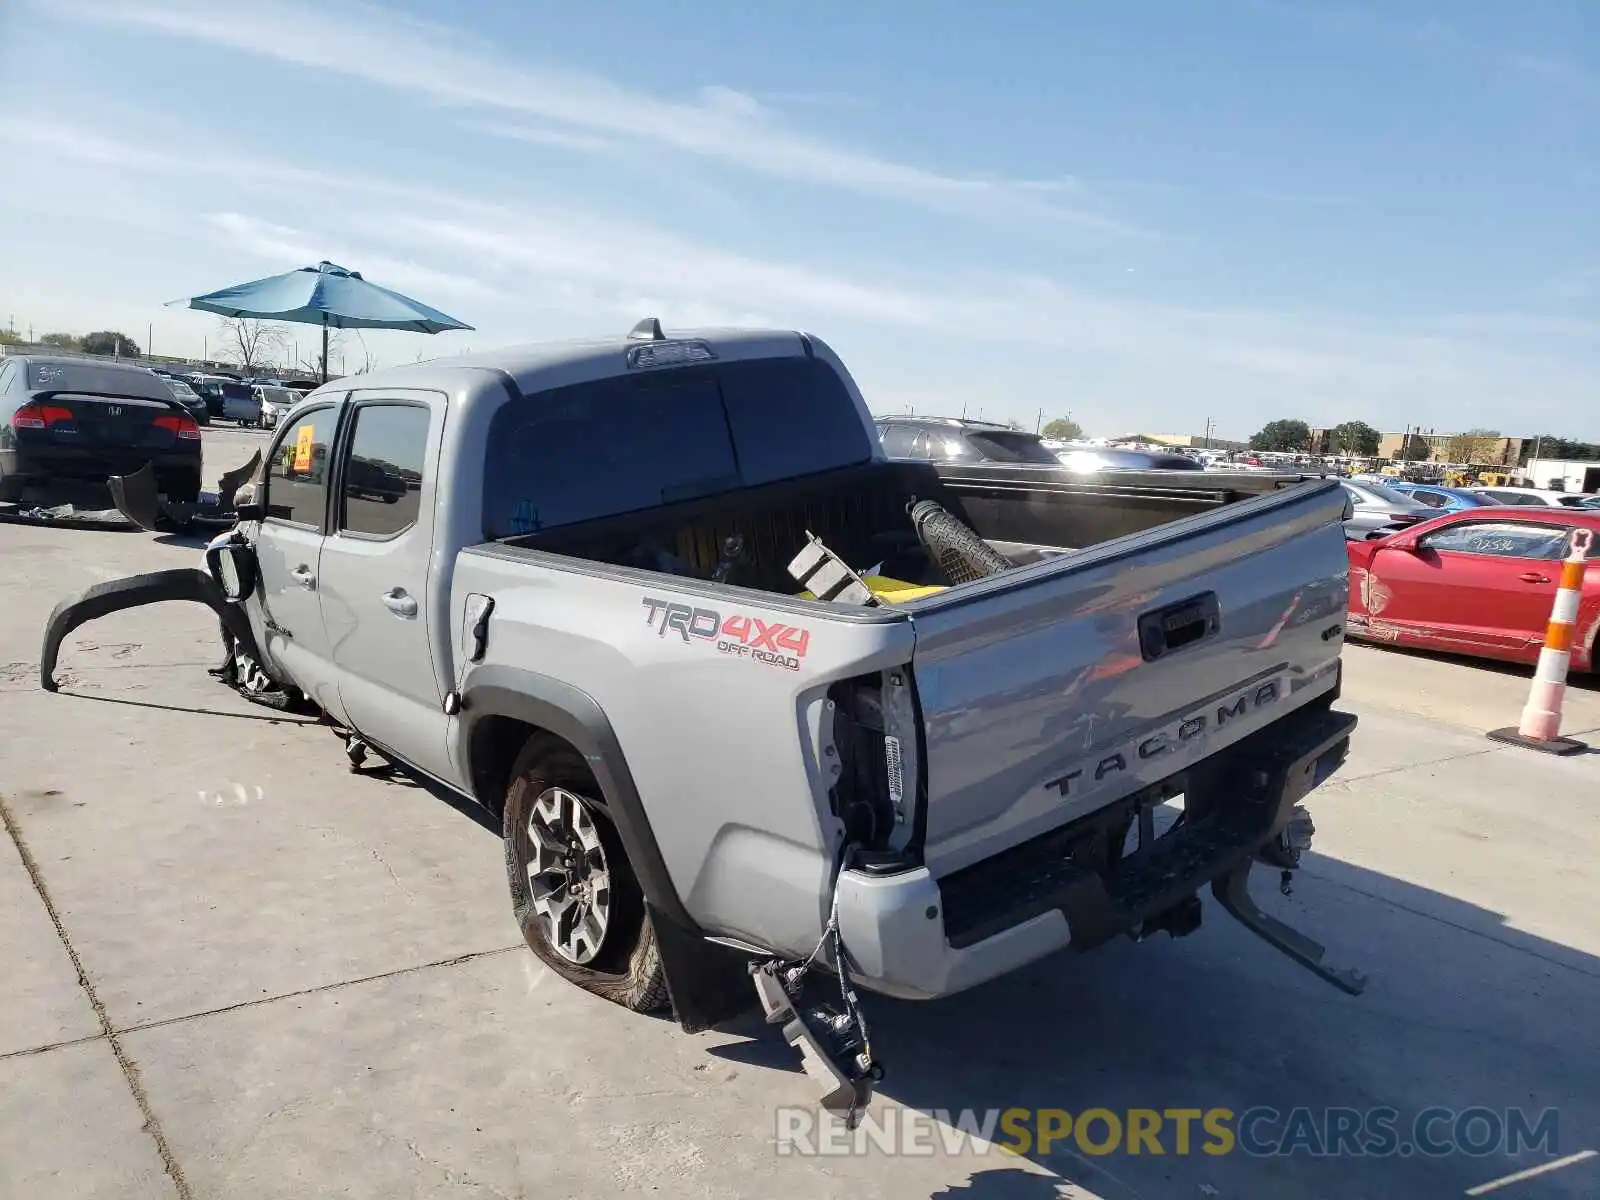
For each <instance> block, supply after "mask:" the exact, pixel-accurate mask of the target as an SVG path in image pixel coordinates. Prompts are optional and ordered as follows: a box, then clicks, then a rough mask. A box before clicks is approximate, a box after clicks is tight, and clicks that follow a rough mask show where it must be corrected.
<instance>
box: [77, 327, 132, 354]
mask: <svg viewBox="0 0 1600 1200" xmlns="http://www.w3.org/2000/svg"><path fill="white" fill-rule="evenodd" d="M78 346H79V348H80V349H81V350H82V351H83V352H84V353H85V354H113V355H116V356H118V357H119V358H138V357H139V343H138V342H136V341H134V340H133V339H132V338H131V337H129V336H128V335H127V334H125V333H118V332H117V331H116V330H114V329H97V330H95V331H94V332H93V333H86V334H84V335H83V337H82V338H80V339H79V341H78Z"/></svg>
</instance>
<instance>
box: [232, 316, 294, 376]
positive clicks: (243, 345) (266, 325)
mask: <svg viewBox="0 0 1600 1200" xmlns="http://www.w3.org/2000/svg"><path fill="white" fill-rule="evenodd" d="M217 328H218V331H219V333H220V336H221V345H220V346H219V347H218V349H217V357H218V358H221V359H225V360H227V361H230V362H234V363H237V364H238V366H239V369H240V370H241V371H243V372H244V373H245V374H246V375H254V374H255V373H256V370H257V368H259V367H264V366H270V365H271V363H272V361H273V359H274V358H275V357H276V356H277V355H278V354H281V353H282V352H283V351H284V350H285V348H286V347H287V344H288V338H287V337H286V336H285V334H284V331H283V326H282V325H274V324H271V323H270V322H267V321H257V320H255V319H254V318H253V317H223V318H222V320H221V322H219V324H218V326H217Z"/></svg>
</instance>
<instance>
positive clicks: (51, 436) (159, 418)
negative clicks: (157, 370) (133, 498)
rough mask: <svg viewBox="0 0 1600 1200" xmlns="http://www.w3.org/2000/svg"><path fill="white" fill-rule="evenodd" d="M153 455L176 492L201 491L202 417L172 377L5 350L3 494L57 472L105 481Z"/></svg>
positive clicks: (160, 475) (1, 380)
mask: <svg viewBox="0 0 1600 1200" xmlns="http://www.w3.org/2000/svg"><path fill="white" fill-rule="evenodd" d="M146 463H153V464H154V466H155V476H156V487H157V489H158V490H159V491H160V492H161V493H162V494H163V495H165V496H166V497H167V498H168V499H170V500H175V501H193V500H195V499H197V498H198V497H199V494H200V426H199V425H198V424H197V423H196V421H195V419H194V417H193V416H191V415H190V414H189V412H188V411H187V410H186V409H185V408H184V406H183V405H182V404H180V403H178V401H177V400H176V399H174V398H173V394H172V392H171V391H170V390H169V389H168V387H167V385H166V382H165V381H164V380H162V379H160V378H159V377H157V376H155V375H152V374H151V373H150V372H149V371H147V370H145V369H144V368H143V367H136V366H132V365H130V364H126V363H106V362H94V361H90V360H87V359H81V358H46V357H36V356H26V357H21V356H19V357H16V358H6V359H3V360H0V501H8V502H16V501H19V500H21V499H22V497H23V494H24V493H25V492H26V491H27V490H28V489H29V488H30V487H43V486H45V485H48V484H51V483H56V482H62V481H76V482H88V481H92V482H104V480H105V479H106V477H107V476H110V475H128V474H131V473H133V472H134V471H137V470H139V469H140V468H141V467H143V466H144V465H145V464H146Z"/></svg>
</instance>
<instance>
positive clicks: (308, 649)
mask: <svg viewBox="0 0 1600 1200" xmlns="http://www.w3.org/2000/svg"><path fill="white" fill-rule="evenodd" d="M338 420H339V407H338V404H337V403H329V404H326V405H319V406H318V407H316V408H313V409H309V410H307V411H306V412H303V413H301V414H300V416H299V418H298V419H297V420H296V421H295V422H294V424H292V425H290V426H289V427H287V428H286V429H284V430H283V431H282V433H281V434H280V435H279V436H278V438H277V440H276V441H275V442H274V444H273V448H272V450H271V452H270V453H269V455H268V457H267V462H266V472H265V476H266V478H265V492H264V494H263V496H262V502H263V504H264V505H265V509H264V515H263V517H262V521H261V532H260V534H259V535H258V536H257V538H256V559H257V562H258V563H259V566H260V583H259V584H258V586H259V587H260V589H261V604H260V606H259V612H258V613H252V623H253V624H254V625H255V635H256V642H257V644H258V645H260V647H261V651H262V654H263V655H264V656H265V657H266V659H267V660H268V666H269V668H272V669H275V670H274V673H276V674H279V675H281V676H283V677H285V678H287V679H288V680H289V681H290V682H292V683H293V684H295V685H296V686H297V687H299V688H300V690H301V691H303V692H305V693H306V695H307V696H309V697H310V698H311V699H312V700H314V701H316V703H317V704H319V705H321V706H322V707H323V708H325V709H327V710H328V711H329V712H331V713H333V714H334V715H335V716H338V715H339V714H340V711H341V710H340V707H339V697H338V691H337V688H336V687H335V685H334V671H333V663H332V656H331V654H330V653H329V649H328V637H327V634H326V632H325V631H324V629H323V624H322V607H321V604H320V603H319V599H318V587H319V583H320V581H319V578H318V575H319V570H320V566H321V558H322V542H323V529H324V526H325V522H326V520H327V508H328V487H329V483H330V480H331V477H332V474H333V472H332V470H331V462H332V453H331V452H332V449H333V434H334V429H335V428H336V426H337V425H338Z"/></svg>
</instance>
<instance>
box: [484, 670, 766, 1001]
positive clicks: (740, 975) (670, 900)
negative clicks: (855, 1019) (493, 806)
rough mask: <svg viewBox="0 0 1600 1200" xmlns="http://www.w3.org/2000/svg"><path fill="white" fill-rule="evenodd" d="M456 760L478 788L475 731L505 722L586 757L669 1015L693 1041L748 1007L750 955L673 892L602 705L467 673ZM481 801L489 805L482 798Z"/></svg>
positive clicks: (555, 683)
mask: <svg viewBox="0 0 1600 1200" xmlns="http://www.w3.org/2000/svg"><path fill="white" fill-rule="evenodd" d="M460 703H461V710H460V711H461V721H460V732H459V734H458V737H459V742H458V749H459V751H460V755H459V758H458V760H457V761H459V762H460V763H461V764H462V766H463V767H464V768H465V772H466V776H467V778H468V779H472V780H474V781H475V779H476V774H477V772H476V771H475V769H474V766H473V763H472V745H473V732H474V730H475V729H476V728H477V727H478V724H479V722H481V721H483V720H484V719H486V718H489V717H508V718H510V719H512V720H515V721H520V722H522V723H523V724H525V725H530V726H533V727H535V728H538V729H543V730H546V731H548V732H550V733H553V734H555V735H556V736H557V737H560V738H563V739H564V740H565V741H567V742H568V743H570V744H571V745H572V746H573V747H574V748H576V749H577V751H578V752H579V753H580V754H582V755H583V756H584V759H585V760H586V761H587V762H588V764H589V769H590V771H592V772H593V773H594V778H595V782H596V783H597V784H598V785H599V788H600V799H602V800H603V801H604V802H605V805H606V810H607V812H608V814H609V815H610V817H611V819H612V821H613V822H615V824H616V827H617V834H618V836H619V837H620V838H621V840H622V846H623V849H624V850H625V851H626V852H627V855H628V861H629V865H630V866H631V867H632V868H633V872H634V874H635V875H636V876H637V877H638V880H639V887H640V890H641V891H643V893H644V899H645V904H646V907H647V908H648V910H649V914H650V920H651V923H652V924H653V925H654V926H655V930H656V939H657V942H658V943H659V944H660V947H661V956H662V964H663V966H664V967H665V968H666V975H667V991H668V993H669V994H670V995H671V997H672V1008H673V1013H674V1015H675V1016H676V1017H677V1019H678V1023H679V1024H680V1025H682V1026H683V1028H684V1029H686V1030H688V1031H689V1032H691V1033H693V1032H696V1031H698V1030H701V1029H706V1028H709V1027H710V1026H712V1025H715V1024H719V1023H720V1022H722V1021H724V1020H727V1019H728V1018H730V1017H732V1016H734V1015H736V1014H737V1013H739V1012H742V1011H745V1010H747V1009H750V1008H752V1007H754V1004H755V993H754V991H753V989H752V987H751V984H750V975H749V971H748V964H749V962H750V960H751V958H752V957H753V956H752V955H751V954H749V953H746V952H743V951H738V950H734V949H732V948H730V947H727V946H723V945H720V944H718V943H715V942H710V941H707V940H706V937H705V934H704V932H703V931H702V930H701V929H700V926H699V924H698V923H697V922H696V921H695V920H694V918H693V917H691V916H690V915H689V912H688V910H687V909H686V908H685V907H684V904H683V900H682V898H681V897H680V896H679V894H678V890H677V887H676V886H675V885H674V883H673V881H672V876H671V874H670V873H669V872H668V870H667V864H666V860H665V859H663V858H662V856H661V848H660V846H659V845H658V844H657V842H656V837H655V832H654V830H652V829H651V827H650V820H649V818H648V817H647V816H646V815H645V811H644V803H643V801H642V800H641V799H640V798H639V789H638V787H637V785H636V784H635V783H634V781H633V775H632V773H631V772H630V771H629V770H628V763H627V759H626V758H625V757H624V756H623V752H622V746H621V743H620V742H619V741H618V740H617V735H616V732H615V731H614V730H613V729H612V728H611V722H610V720H608V719H607V717H606V714H605V712H604V710H603V709H601V707H600V705H599V703H598V702H597V701H596V700H595V699H594V697H592V696H590V695H589V694H588V693H587V692H585V691H583V690H582V689H580V688H577V687H574V686H573V685H572V684H570V683H567V682H565V681H563V680H559V679H554V678H552V677H550V676H548V675H541V674H539V673H538V672H536V671H527V670H523V669H521V668H519V667H509V666H501V665H497V664H488V665H485V666H478V667H474V668H472V669H471V670H470V671H469V672H468V673H467V675H466V677H465V678H464V679H463V680H462V682H461V688H460ZM480 799H489V798H488V797H481V798H480Z"/></svg>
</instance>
